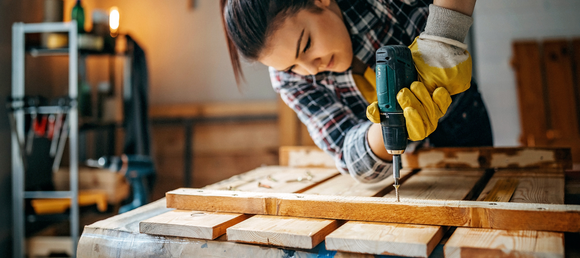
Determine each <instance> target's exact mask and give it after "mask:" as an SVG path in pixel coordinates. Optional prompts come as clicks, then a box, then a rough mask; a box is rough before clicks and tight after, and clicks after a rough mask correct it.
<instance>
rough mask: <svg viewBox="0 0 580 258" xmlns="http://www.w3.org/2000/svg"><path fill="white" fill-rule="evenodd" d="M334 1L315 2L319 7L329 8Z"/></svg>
mask: <svg viewBox="0 0 580 258" xmlns="http://www.w3.org/2000/svg"><path fill="white" fill-rule="evenodd" d="M331 2H332V0H314V4H316V6H318V7H328V6H329V5H330V3H331Z"/></svg>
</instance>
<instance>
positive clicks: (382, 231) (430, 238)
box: [326, 221, 445, 257]
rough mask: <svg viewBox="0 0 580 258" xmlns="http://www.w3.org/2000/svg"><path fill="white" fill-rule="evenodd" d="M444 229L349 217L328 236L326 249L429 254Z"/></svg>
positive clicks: (371, 252) (413, 255) (410, 254)
mask: <svg viewBox="0 0 580 258" xmlns="http://www.w3.org/2000/svg"><path fill="white" fill-rule="evenodd" d="M444 233H445V229H444V228H443V227H440V226H427V225H411V224H395V223H378V222H362V221H349V222H347V223H346V224H344V225H342V226H341V227H340V228H338V229H337V230H335V231H334V232H332V233H331V234H330V235H328V236H327V237H326V249H328V250H338V251H345V252H356V253H367V254H386V255H396V256H410V257H428V256H429V254H431V252H432V251H433V249H435V246H437V243H439V241H440V240H441V238H442V237H443V234H444Z"/></svg>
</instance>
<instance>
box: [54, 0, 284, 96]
mask: <svg viewBox="0 0 580 258" xmlns="http://www.w3.org/2000/svg"><path fill="white" fill-rule="evenodd" d="M74 2H75V1H73V0H66V1H65V5H66V6H69V7H70V6H72V5H74ZM85 4H86V5H87V6H89V10H90V9H92V8H91V7H94V8H103V9H108V8H109V7H111V6H117V7H118V8H119V13H120V27H119V29H120V33H128V34H130V35H131V36H132V37H133V38H134V39H136V40H137V41H138V43H139V44H141V45H142V46H143V48H144V49H145V51H146V54H147V64H148V66H149V72H150V74H149V75H150V95H149V96H150V101H151V102H150V103H151V104H152V105H155V104H167V103H192V102H215V101H245V100H248V101H251V100H274V99H275V98H276V94H275V92H274V91H273V90H272V87H271V84H270V79H269V76H268V71H267V68H266V67H265V66H263V65H261V64H259V63H255V64H249V63H245V64H244V65H243V67H244V71H245V74H246V79H247V84H246V85H244V86H243V87H242V88H241V92H240V91H238V88H237V87H236V83H235V79H234V76H233V70H232V68H231V65H230V61H229V54H228V53H227V47H226V42H225V35H224V33H223V29H222V22H221V16H220V13H219V1H215V0H180V1H163V2H160V1H158V0H140V1H132V0H83V5H85ZM65 9H66V8H65ZM66 18H67V17H66V16H65V19H66ZM88 20H90V17H89V18H88ZM87 26H89V25H87Z"/></svg>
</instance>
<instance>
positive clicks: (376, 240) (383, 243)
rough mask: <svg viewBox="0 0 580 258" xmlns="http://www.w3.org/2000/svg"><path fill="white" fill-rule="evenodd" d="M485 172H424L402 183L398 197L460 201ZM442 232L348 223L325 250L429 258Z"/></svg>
mask: <svg viewBox="0 0 580 258" xmlns="http://www.w3.org/2000/svg"><path fill="white" fill-rule="evenodd" d="M484 173H485V170H483V169H477V170H473V169H471V170H462V171H460V170H458V169H424V170H421V171H419V172H418V173H417V174H415V175H413V176H412V177H410V178H409V179H407V180H406V181H404V182H403V183H402V184H401V188H399V194H400V196H401V197H402V198H417V199H443V200H462V199H464V198H466V197H467V196H468V195H469V194H470V193H471V192H472V189H473V188H474V186H475V185H476V183H477V182H478V181H479V180H480V178H481V177H482V176H483V175H484ZM385 197H387V198H394V197H395V194H394V193H393V192H390V193H388V194H387V195H385ZM363 231H364V233H362V232H363ZM445 231H446V229H444V228H443V227H441V226H426V225H410V224H393V223H376V222H373V223H370V222H358V221H350V222H347V223H346V224H345V225H343V226H342V227H340V229H339V230H337V231H335V232H332V233H331V234H330V235H328V236H327V237H326V248H327V249H328V250H340V251H349V252H363V253H371V254H389V255H400V256H411V257H428V256H429V255H430V254H431V252H432V251H433V249H434V248H435V246H436V245H437V243H439V241H440V240H441V238H442V237H443V234H444V232H445Z"/></svg>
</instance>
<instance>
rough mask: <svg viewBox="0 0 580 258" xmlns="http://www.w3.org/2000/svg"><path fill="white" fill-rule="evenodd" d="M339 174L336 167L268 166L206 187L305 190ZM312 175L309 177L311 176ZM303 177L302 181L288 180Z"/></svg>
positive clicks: (258, 190)
mask: <svg viewBox="0 0 580 258" xmlns="http://www.w3.org/2000/svg"><path fill="white" fill-rule="evenodd" d="M338 174H339V172H338V170H336V169H335V168H289V167H280V166H266V167H260V168H257V169H255V170H252V171H250V172H248V173H244V174H242V175H237V176H233V177H231V178H229V179H226V180H224V181H221V182H218V183H216V184H213V185H208V186H206V187H204V189H216V190H234V191H254V192H281V193H293V192H297V193H300V192H303V191H306V190H308V189H309V188H311V187H312V186H314V185H316V184H318V183H320V182H324V181H325V180H328V179H330V178H332V177H334V176H337V175H338ZM310 175H311V176H312V177H311V178H310V180H308V179H309V176H310ZM299 177H302V178H303V180H302V181H297V182H288V181H289V180H297V179H298V178H299Z"/></svg>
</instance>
